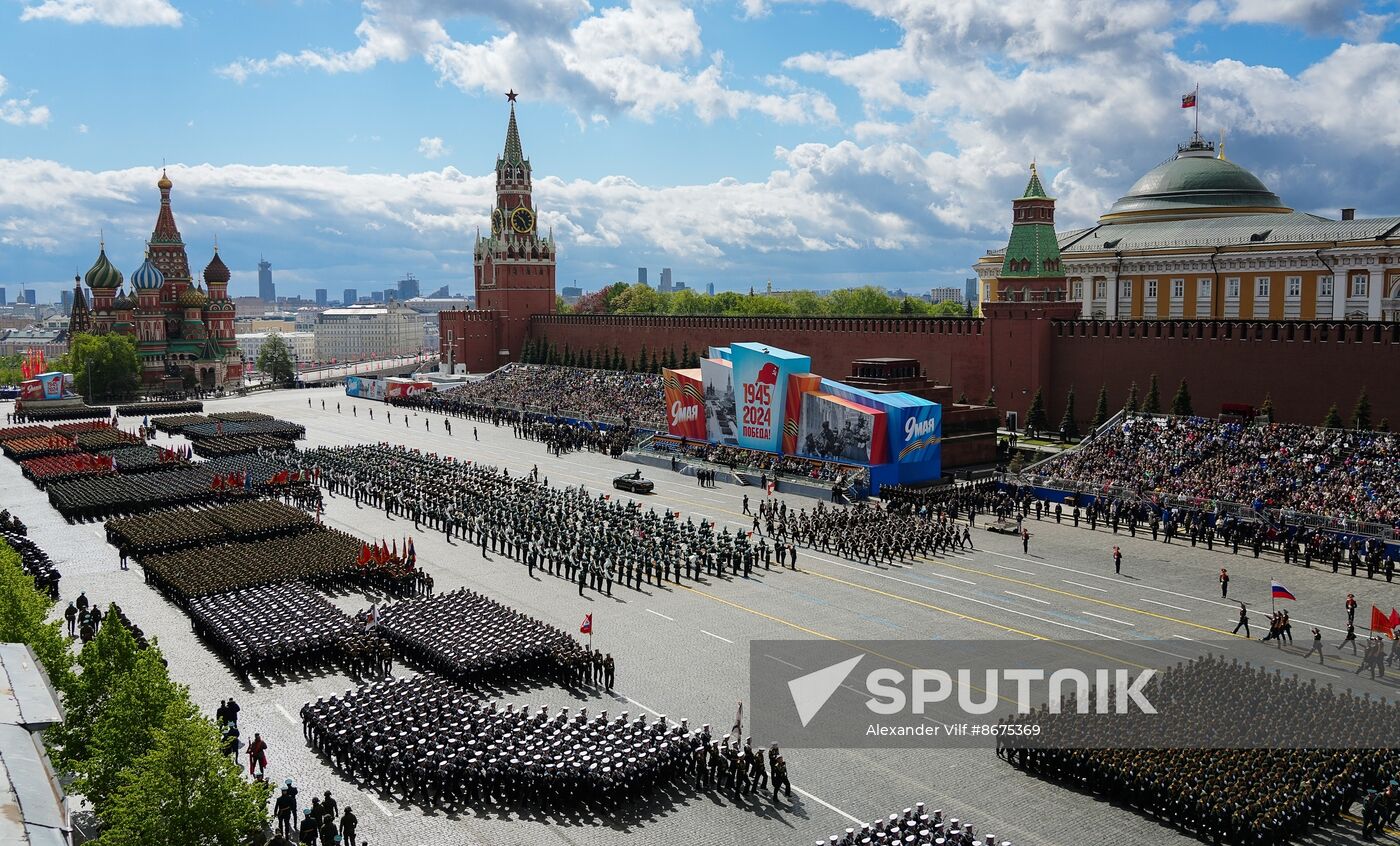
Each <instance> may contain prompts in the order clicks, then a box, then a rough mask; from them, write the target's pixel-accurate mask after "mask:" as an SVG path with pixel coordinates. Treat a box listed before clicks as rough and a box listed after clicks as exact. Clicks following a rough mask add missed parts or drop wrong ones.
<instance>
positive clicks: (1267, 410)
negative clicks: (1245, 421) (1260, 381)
mask: <svg viewBox="0 0 1400 846" xmlns="http://www.w3.org/2000/svg"><path fill="white" fill-rule="evenodd" d="M1259 416H1260V417H1262V418H1264V419H1265V420H1267V421H1268V422H1270V423H1272V422H1274V395H1273V394H1265V395H1264V401H1263V402H1262V403H1260V404H1259Z"/></svg>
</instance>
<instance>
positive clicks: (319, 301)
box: [316, 288, 330, 308]
mask: <svg viewBox="0 0 1400 846" xmlns="http://www.w3.org/2000/svg"><path fill="white" fill-rule="evenodd" d="M328 302H330V298H329V297H327V296H326V289H325V288H317V289H316V305H318V306H321V307H322V308H325V306H326V303H328Z"/></svg>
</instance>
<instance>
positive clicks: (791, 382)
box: [783, 373, 822, 455]
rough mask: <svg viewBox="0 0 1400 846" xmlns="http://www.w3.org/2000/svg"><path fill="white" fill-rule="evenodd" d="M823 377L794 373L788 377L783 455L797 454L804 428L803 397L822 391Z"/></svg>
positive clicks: (784, 410)
mask: <svg viewBox="0 0 1400 846" xmlns="http://www.w3.org/2000/svg"><path fill="white" fill-rule="evenodd" d="M821 386H822V377H820V376H818V375H816V374H815V373H793V374H792V375H790V376H788V389H787V400H786V401H785V402H784V403H783V404H784V405H785V406H786V408H784V409H783V454H784V455H793V454H794V453H796V452H797V433H798V432H799V431H800V429H801V426H802V395H803V394H805V393H807V392H809V391H818V390H821Z"/></svg>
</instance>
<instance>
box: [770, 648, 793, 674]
mask: <svg viewBox="0 0 1400 846" xmlns="http://www.w3.org/2000/svg"><path fill="white" fill-rule="evenodd" d="M763 657H764V658H771V659H773V660H774V661H777V662H778V663H779V664H786V665H787V666H789V667H791V668H793V669H794V670H796V671H798V672H799V673H800V672H802V668H801V667H799V666H797V665H796V664H794V663H792V662H791V661H784V660H783V659H781V658H779V657H778V656H776V655H769V654H767V653H764V655H763Z"/></svg>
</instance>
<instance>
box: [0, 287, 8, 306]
mask: <svg viewBox="0 0 1400 846" xmlns="http://www.w3.org/2000/svg"><path fill="white" fill-rule="evenodd" d="M9 304H10V300H9V296H8V295H7V294H6V293H5V289H4V288H0V305H9Z"/></svg>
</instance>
